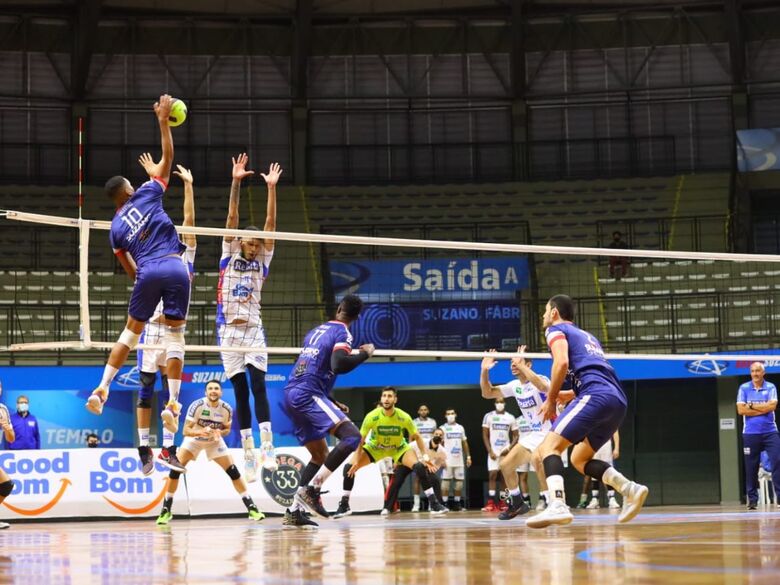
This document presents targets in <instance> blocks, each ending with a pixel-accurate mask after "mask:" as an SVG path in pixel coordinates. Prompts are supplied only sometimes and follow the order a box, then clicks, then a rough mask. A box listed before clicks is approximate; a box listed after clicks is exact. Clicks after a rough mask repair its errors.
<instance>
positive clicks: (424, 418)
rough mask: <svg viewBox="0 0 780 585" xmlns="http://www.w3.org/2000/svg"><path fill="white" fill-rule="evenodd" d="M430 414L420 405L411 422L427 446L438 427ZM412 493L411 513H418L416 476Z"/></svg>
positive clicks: (415, 447)
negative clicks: (415, 416)
mask: <svg viewBox="0 0 780 585" xmlns="http://www.w3.org/2000/svg"><path fill="white" fill-rule="evenodd" d="M429 414H430V409H429V408H428V405H427V404H421V405H420V406H419V407H418V408H417V418H416V419H414V420H413V421H412V422H413V423H414V426H416V427H417V432H418V433H420V436H421V437H422V438H423V442H424V443H425V444H426V445H428V443H429V442H430V440H431V439H432V438H433V433H434V431H436V429H437V428H438V426H437V425H436V419H433V418H431V417H430V416H428V415H429ZM412 449H414V450H415V452H416V451H417V443H412ZM424 454H425V452H422V453H417V458H418V459H419V458H421V457H422V456H423V455H424ZM412 493H413V494H414V502H413V504H412V512H419V511H420V482H419V481H418V480H417V476H416V475H413V476H412Z"/></svg>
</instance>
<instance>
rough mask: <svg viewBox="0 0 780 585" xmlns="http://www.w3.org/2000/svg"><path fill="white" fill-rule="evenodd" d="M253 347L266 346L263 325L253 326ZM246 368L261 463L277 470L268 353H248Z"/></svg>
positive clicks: (267, 467) (272, 469)
mask: <svg viewBox="0 0 780 585" xmlns="http://www.w3.org/2000/svg"><path fill="white" fill-rule="evenodd" d="M252 330H253V332H254V333H253V335H252V337H253V342H252V346H253V347H265V346H266V342H265V332H264V331H263V328H262V326H260V327H253V328H252ZM245 360H246V369H247V372H248V374H249V383H250V388H251V390H252V397H253V398H254V401H255V418H256V419H257V424H258V425H259V426H260V455H261V459H262V461H261V464H262V466H263V467H264V468H265V469H268V470H269V471H276V469H277V467H278V465H277V463H276V454H275V452H274V435H273V431H272V430H271V409H270V407H269V405H268V389H267V388H266V385H265V373H266V372H267V371H268V354H266V353H256V354H254V353H253V354H246V355H245Z"/></svg>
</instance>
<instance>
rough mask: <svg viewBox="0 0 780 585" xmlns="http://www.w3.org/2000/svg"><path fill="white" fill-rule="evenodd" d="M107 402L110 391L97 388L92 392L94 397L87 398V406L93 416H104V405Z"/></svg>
mask: <svg viewBox="0 0 780 585" xmlns="http://www.w3.org/2000/svg"><path fill="white" fill-rule="evenodd" d="M106 400H108V390H103V388H95V389H94V390H93V391H92V395H91V396H90V397H89V398H87V404H86V405H85V406H86V407H87V410H88V411H89V412H91V413H92V414H97V415H101V414H103V405H104V404H105V403H106Z"/></svg>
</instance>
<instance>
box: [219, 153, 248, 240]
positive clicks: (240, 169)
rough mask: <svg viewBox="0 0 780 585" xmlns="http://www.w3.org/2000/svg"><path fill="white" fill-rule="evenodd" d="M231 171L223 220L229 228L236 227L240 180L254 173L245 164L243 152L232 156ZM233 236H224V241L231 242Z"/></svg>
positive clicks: (246, 158) (246, 157)
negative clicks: (224, 218) (228, 195)
mask: <svg viewBox="0 0 780 585" xmlns="http://www.w3.org/2000/svg"><path fill="white" fill-rule="evenodd" d="M232 161H233V171H232V173H231V176H232V179H233V181H232V182H231V183H230V201H229V202H228V214H227V219H226V220H225V227H226V228H227V229H229V230H234V229H236V228H238V204H239V201H240V198H241V181H243V180H244V179H245V178H246V177H249V176H251V175H254V174H255V172H254V171H248V170H247V169H246V165H247V163H248V162H249V157H248V156H247V155H246V153H245V152H243V153H241V154H239V155H238V157H237V158H236V157H233V159H232ZM234 239H235V238H233V236H225V241H226V242H232V241H233V240H234Z"/></svg>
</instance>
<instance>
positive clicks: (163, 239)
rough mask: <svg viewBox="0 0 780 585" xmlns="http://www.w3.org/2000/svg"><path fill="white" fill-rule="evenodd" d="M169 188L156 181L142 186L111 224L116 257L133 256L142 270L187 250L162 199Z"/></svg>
mask: <svg viewBox="0 0 780 585" xmlns="http://www.w3.org/2000/svg"><path fill="white" fill-rule="evenodd" d="M164 192H165V184H164V183H163V182H162V181H161V180H159V179H152V180H151V181H147V182H146V183H144V184H143V185H141V186H140V187H139V188H138V190H136V192H135V193H133V196H132V197H130V199H129V200H128V201H127V203H125V204H124V205H123V206H122V207H120V208H119V209H118V210H117V212H116V214H115V215H114V219H113V220H111V232H110V234H109V240H110V241H111V247H112V248H113V249H114V253H117V252H119V251H120V250H122V251H126V252H129V253H130V255H131V256H132V257H133V260H135V263H136V265H137V266H138V268H141V267H142V266H143V264H144V262H146V261H147V260H152V259H154V258H161V257H163V256H168V255H170V254H181V253H182V252H184V250H185V246H184V244H182V242H181V240H179V235H178V234H177V233H176V228H175V227H174V225H173V222H172V221H171V218H170V217H168V214H167V213H165V210H164V209H163V205H162V196H163V193H164Z"/></svg>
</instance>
